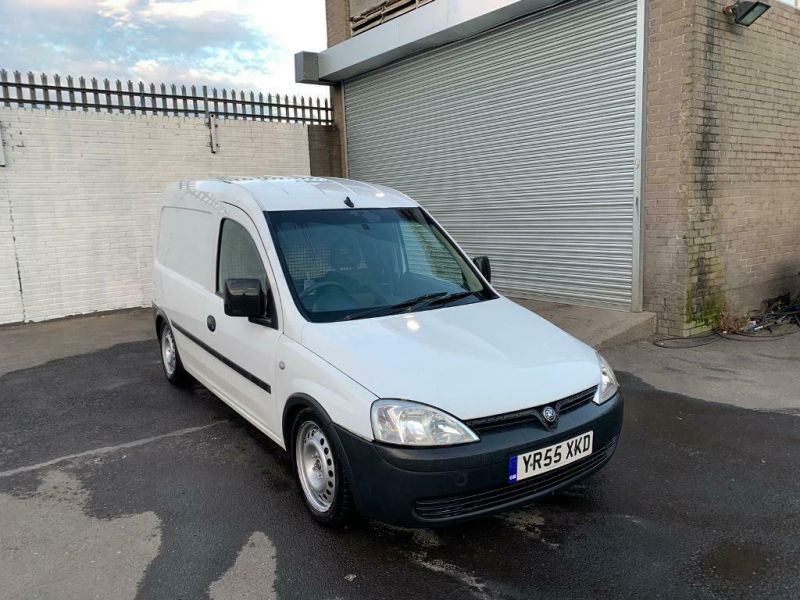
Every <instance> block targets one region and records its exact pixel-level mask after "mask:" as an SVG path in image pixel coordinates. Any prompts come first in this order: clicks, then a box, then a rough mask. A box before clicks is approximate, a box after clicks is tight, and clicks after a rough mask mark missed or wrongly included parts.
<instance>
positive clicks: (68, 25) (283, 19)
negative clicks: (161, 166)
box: [0, 0, 328, 97]
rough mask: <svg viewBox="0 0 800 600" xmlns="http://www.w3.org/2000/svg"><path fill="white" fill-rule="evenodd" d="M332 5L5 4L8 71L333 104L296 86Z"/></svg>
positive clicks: (101, 0) (316, 1)
mask: <svg viewBox="0 0 800 600" xmlns="http://www.w3.org/2000/svg"><path fill="white" fill-rule="evenodd" d="M324 47H325V3H324V0H169V1H165V0H0V68H5V69H8V70H12V71H13V70H20V71H23V72H26V71H29V70H32V71H34V72H35V73H42V72H44V73H47V74H55V73H58V74H60V75H73V76H75V77H77V76H80V75H83V76H85V77H87V78H89V77H97V78H98V79H102V78H104V77H108V78H109V79H112V80H113V79H117V78H119V79H122V80H123V81H124V80H127V79H132V80H142V81H145V82H147V83H149V82H154V83H161V82H163V83H167V84H170V83H177V84H197V85H203V84H206V85H211V86H218V87H220V86H224V87H227V88H235V89H237V90H239V89H244V90H248V91H249V90H255V91H263V92H273V93H275V92H277V93H293V94H302V95H305V96H323V97H324V96H327V93H328V91H327V89H326V88H324V87H318V86H309V85H302V84H296V83H294V63H293V56H294V53H295V52H297V51H299V50H313V51H316V50H321V49H323V48H324Z"/></svg>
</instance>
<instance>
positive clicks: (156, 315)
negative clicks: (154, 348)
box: [153, 304, 169, 342]
mask: <svg viewBox="0 0 800 600" xmlns="http://www.w3.org/2000/svg"><path fill="white" fill-rule="evenodd" d="M164 323H169V319H168V318H167V315H166V314H164V311H163V310H161V309H160V308H159V307H158V306H156V305H155V304H153V324H154V325H155V328H156V337H157V338H158V341H159V342H160V341H161V326H162V325H163V324H164Z"/></svg>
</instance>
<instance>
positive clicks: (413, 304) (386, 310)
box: [342, 292, 450, 321]
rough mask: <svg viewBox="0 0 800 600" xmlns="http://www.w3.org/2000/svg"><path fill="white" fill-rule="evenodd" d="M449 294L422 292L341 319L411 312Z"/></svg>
mask: <svg viewBox="0 0 800 600" xmlns="http://www.w3.org/2000/svg"><path fill="white" fill-rule="evenodd" d="M449 295H450V293H449V292H434V293H432V294H423V295H422V296H417V297H416V298H411V299H410V300H405V301H404V302H400V303H398V304H392V305H391V306H376V307H375V308H368V309H366V310H362V311H360V312H354V313H350V314H349V315H347V316H346V317H345V318H344V319H342V321H352V320H353V319H364V318H366V317H370V316H372V315H378V314H380V315H381V316H384V315H395V314H397V313H400V312H411V311H413V310H414V309H415V308H418V307H419V306H424V305H425V304H427V303H428V302H430V301H431V300H436V299H438V298H443V297H445V296H449Z"/></svg>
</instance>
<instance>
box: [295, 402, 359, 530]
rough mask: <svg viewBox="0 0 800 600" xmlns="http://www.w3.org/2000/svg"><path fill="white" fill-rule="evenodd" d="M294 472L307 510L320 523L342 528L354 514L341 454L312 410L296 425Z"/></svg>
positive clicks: (303, 414)
mask: <svg viewBox="0 0 800 600" xmlns="http://www.w3.org/2000/svg"><path fill="white" fill-rule="evenodd" d="M292 439H293V454H294V471H295V475H296V476H297V482H298V484H299V486H300V492H301V494H302V495H303V500H304V501H305V503H306V507H308V510H309V511H310V512H311V515H312V516H313V517H314V519H316V520H317V521H318V522H319V523H322V524H323V525H327V526H331V527H340V526H342V525H344V524H346V523H347V522H349V521H350V519H351V517H352V516H353V513H354V508H353V502H352V498H351V495H350V488H349V486H348V483H347V477H346V475H345V470H344V466H343V464H342V461H341V458H340V456H339V454H340V450H339V448H338V446H337V444H336V443H334V442H333V440H332V438H331V436H330V435H329V432H328V430H327V428H326V427H325V426H323V425H322V420H321V419H320V418H319V417H317V415H316V414H315V413H314V412H313V411H312V410H309V409H306V410H303V411H302V412H301V413H300V414H299V415H297V419H296V420H295V424H294V435H293V437H292Z"/></svg>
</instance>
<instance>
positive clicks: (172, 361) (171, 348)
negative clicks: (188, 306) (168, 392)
mask: <svg viewBox="0 0 800 600" xmlns="http://www.w3.org/2000/svg"><path fill="white" fill-rule="evenodd" d="M159 341H160V342H161V366H162V367H163V368H164V375H165V376H166V377H167V381H169V382H170V383H171V384H173V385H183V384H184V383H186V381H188V379H189V374H188V373H187V372H186V370H185V369H184V368H183V363H182V362H181V357H180V354H178V345H177V344H176V343H175V335H174V334H173V333H172V328H171V327H170V326H169V323H167V322H166V321H164V323H163V325H161V334H160V335H159Z"/></svg>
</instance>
